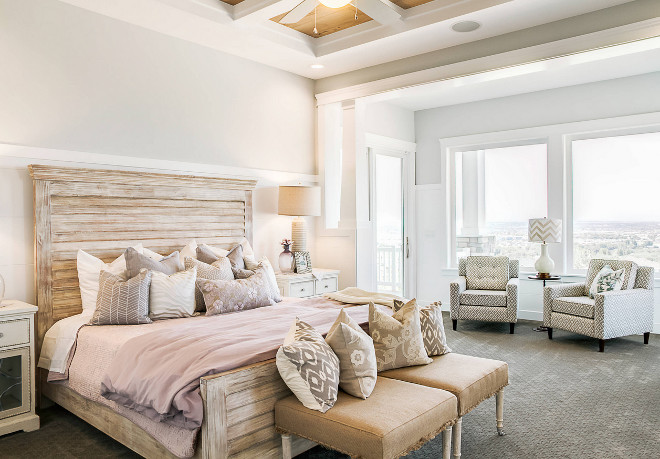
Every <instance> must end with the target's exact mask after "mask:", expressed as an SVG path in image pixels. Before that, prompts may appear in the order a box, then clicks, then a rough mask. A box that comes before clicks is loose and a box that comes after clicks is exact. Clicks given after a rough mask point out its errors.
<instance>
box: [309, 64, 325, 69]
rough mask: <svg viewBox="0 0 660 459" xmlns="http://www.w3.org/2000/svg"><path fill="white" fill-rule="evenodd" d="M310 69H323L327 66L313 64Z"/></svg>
mask: <svg viewBox="0 0 660 459" xmlns="http://www.w3.org/2000/svg"><path fill="white" fill-rule="evenodd" d="M310 67H311V68H313V69H322V68H325V65H323V64H312V65H310Z"/></svg>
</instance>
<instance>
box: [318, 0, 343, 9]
mask: <svg viewBox="0 0 660 459" xmlns="http://www.w3.org/2000/svg"><path fill="white" fill-rule="evenodd" d="M319 2H321V4H322V5H324V6H327V7H328V8H341V7H342V6H346V5H348V4H349V3H351V0H319Z"/></svg>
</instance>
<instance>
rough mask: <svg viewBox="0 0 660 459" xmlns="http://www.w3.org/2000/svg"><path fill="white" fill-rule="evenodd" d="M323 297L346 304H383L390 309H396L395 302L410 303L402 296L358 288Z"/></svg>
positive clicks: (349, 288) (346, 289)
mask: <svg viewBox="0 0 660 459" xmlns="http://www.w3.org/2000/svg"><path fill="white" fill-rule="evenodd" d="M323 296H324V297H325V298H328V299H331V300H335V301H339V302H341V303H346V304H369V303H375V304H382V305H383V306H388V307H390V308H392V307H394V300H401V301H403V302H406V303H407V302H408V300H406V299H405V298H402V297H400V296H396V295H392V294H389V293H376V292H367V291H366V290H362V289H359V288H357V287H348V288H345V289H344V290H339V291H338V292H333V293H325V294H324V295H323Z"/></svg>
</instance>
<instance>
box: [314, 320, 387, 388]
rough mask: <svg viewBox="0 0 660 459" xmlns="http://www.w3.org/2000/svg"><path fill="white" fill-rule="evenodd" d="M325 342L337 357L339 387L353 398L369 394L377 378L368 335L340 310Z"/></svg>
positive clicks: (370, 340)
mask: <svg viewBox="0 0 660 459" xmlns="http://www.w3.org/2000/svg"><path fill="white" fill-rule="evenodd" d="M325 341H326V342H327V343H328V344H329V345H330V347H331V348H332V350H333V351H334V352H335V354H337V357H339V387H341V388H342V389H343V390H344V391H345V392H347V393H349V394H351V395H353V396H355V397H358V398H362V399H366V398H367V397H369V396H370V395H371V392H373V390H374V387H375V386H376V378H377V377H378V370H377V369H376V351H375V349H374V342H373V340H372V339H371V337H370V336H369V335H367V334H366V333H365V332H364V330H362V328H361V327H360V325H359V324H358V323H357V322H356V321H355V320H353V319H351V317H350V316H349V315H348V314H347V313H346V311H345V310H344V309H342V310H341V311H340V312H339V317H337V320H336V321H335V323H334V324H333V325H332V327H331V328H330V331H329V332H328V334H327V336H326V337H325Z"/></svg>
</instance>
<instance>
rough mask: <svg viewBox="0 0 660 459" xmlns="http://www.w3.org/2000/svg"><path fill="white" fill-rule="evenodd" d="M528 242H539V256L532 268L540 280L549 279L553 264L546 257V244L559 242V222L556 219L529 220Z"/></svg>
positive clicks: (550, 259)
mask: <svg viewBox="0 0 660 459" xmlns="http://www.w3.org/2000/svg"><path fill="white" fill-rule="evenodd" d="M528 233H529V242H541V243H542V244H541V256H540V257H539V259H538V260H536V263H535V264H534V268H536V271H537V272H538V274H537V276H538V277H539V278H540V279H544V278H545V279H548V278H550V273H551V272H552V270H553V269H555V262H554V261H552V258H550V256H549V255H548V245H547V244H548V243H555V242H561V220H559V219H557V218H530V219H529V231H528Z"/></svg>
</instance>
